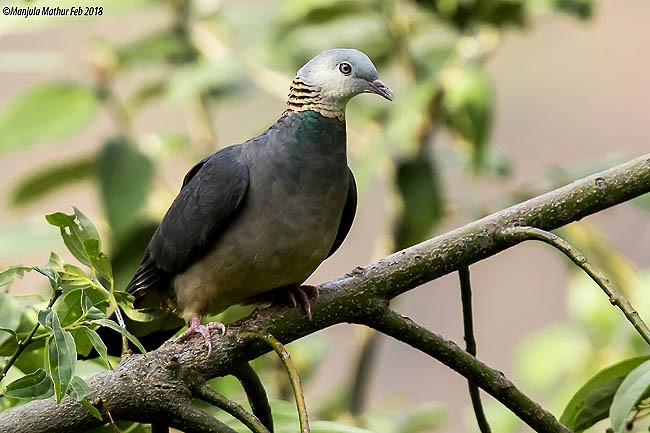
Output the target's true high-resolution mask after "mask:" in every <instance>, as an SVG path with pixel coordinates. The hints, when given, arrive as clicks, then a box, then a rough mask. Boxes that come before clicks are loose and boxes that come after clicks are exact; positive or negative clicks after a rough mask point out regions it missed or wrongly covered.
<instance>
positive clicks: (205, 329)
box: [176, 317, 226, 356]
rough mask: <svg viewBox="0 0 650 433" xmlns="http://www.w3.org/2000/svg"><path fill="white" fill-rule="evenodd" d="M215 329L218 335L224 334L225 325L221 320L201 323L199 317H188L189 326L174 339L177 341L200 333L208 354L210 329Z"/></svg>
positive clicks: (210, 349) (210, 348) (209, 351)
mask: <svg viewBox="0 0 650 433" xmlns="http://www.w3.org/2000/svg"><path fill="white" fill-rule="evenodd" d="M213 329H216V330H218V331H219V334H220V335H226V325H224V324H223V323H221V322H210V323H208V324H207V325H203V324H202V323H201V318H200V317H192V319H190V323H189V327H188V328H187V329H186V330H185V331H183V333H182V334H181V335H179V336H178V338H177V339H176V340H177V341H183V340H187V339H188V338H189V337H191V336H192V335H193V334H201V336H203V341H205V345H206V346H207V348H208V356H209V355H210V354H211V353H212V337H211V336H210V331H212V330H213Z"/></svg>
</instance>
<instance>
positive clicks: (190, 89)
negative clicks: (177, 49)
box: [166, 59, 245, 101]
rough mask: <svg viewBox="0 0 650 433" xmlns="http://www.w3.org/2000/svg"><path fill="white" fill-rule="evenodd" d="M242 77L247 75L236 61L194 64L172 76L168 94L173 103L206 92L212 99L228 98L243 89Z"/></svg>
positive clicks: (167, 90)
mask: <svg viewBox="0 0 650 433" xmlns="http://www.w3.org/2000/svg"><path fill="white" fill-rule="evenodd" d="M242 76H245V74H244V72H243V70H242V67H241V66H239V65H238V64H237V63H236V61H235V59H229V60H228V61H223V62H218V63H213V62H207V61H202V62H194V63H192V64H189V65H187V66H185V67H183V68H180V69H179V70H178V71H177V72H175V73H174V74H173V75H171V77H170V78H169V82H168V85H167V89H166V93H167V96H168V97H169V98H170V99H171V100H172V101H184V100H188V99H190V98H195V97H197V96H198V95H199V94H201V93H203V92H206V91H207V92H208V93H209V94H210V96H212V97H217V98H218V97H223V96H228V95H230V94H232V93H234V92H236V91H237V90H240V89H242V88H243V85H242Z"/></svg>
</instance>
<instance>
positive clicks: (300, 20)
mask: <svg viewBox="0 0 650 433" xmlns="http://www.w3.org/2000/svg"><path fill="white" fill-rule="evenodd" d="M41 3H42V4H46V3H44V2H41V1H33V2H29V3H21V2H11V1H10V2H8V3H7V2H3V6H4V5H5V4H8V5H10V6H11V5H17V6H21V7H24V6H26V5H29V6H41ZM102 3H105V4H102ZM47 4H48V5H50V6H56V5H58V6H61V7H69V6H73V5H75V6H77V4H75V3H74V2H65V1H59V2H55V1H49V2H48V3H47ZM87 5H88V6H101V7H102V8H103V9H102V14H101V16H93V17H29V18H24V17H19V16H0V167H1V170H0V179H1V181H0V196H1V197H2V199H3V202H2V205H1V207H0V268H5V267H8V266H10V265H14V264H42V263H45V262H47V259H48V255H49V251H51V250H56V251H59V252H61V253H62V252H63V250H64V247H63V244H62V242H61V241H60V239H59V234H58V231H57V230H56V228H54V227H51V226H49V225H48V224H47V223H46V221H45V219H44V218H43V215H44V214H46V213H52V212H57V211H63V212H68V213H69V212H70V210H71V208H70V205H74V206H77V207H79V208H80V209H81V210H82V211H83V212H84V213H86V214H87V215H88V216H89V217H90V218H91V219H92V220H93V221H94V222H95V224H97V225H98V227H99V229H100V232H101V234H102V239H103V248H104V250H105V251H107V253H108V254H109V256H110V257H111V259H112V261H113V268H114V272H115V276H116V281H117V288H118V289H119V288H123V287H124V284H125V283H126V281H127V280H128V279H129V278H130V276H131V275H132V272H133V271H134V269H135V267H136V266H137V261H138V260H139V257H140V255H141V252H142V249H143V248H144V245H145V244H146V242H147V240H148V236H150V234H151V233H152V231H153V229H155V226H156V224H157V221H159V219H160V218H161V216H162V215H163V213H164V212H165V210H166V209H167V207H168V206H169V204H170V202H171V200H172V199H173V197H174V196H175V194H176V193H177V191H178V188H179V186H180V184H181V181H182V177H183V175H184V174H185V172H186V171H187V170H188V169H189V168H190V167H191V166H192V165H193V163H194V162H195V161H197V160H198V159H200V158H201V157H202V156H203V155H205V154H207V153H210V152H213V151H215V150H217V149H219V148H221V147H224V146H226V145H229V144H234V143H239V142H242V141H244V140H246V139H248V138H250V137H252V136H254V135H256V134H258V133H259V132H261V131H263V130H264V129H265V128H266V127H268V125H270V124H271V123H273V122H274V121H275V120H276V119H277V117H278V116H279V115H280V114H281V113H282V111H283V109H284V102H285V101H284V99H285V96H286V94H287V92H288V87H289V83H290V80H291V78H292V76H293V74H294V73H295V71H296V70H297V68H298V67H300V66H301V65H302V64H303V63H304V62H305V61H307V60H308V59H309V58H311V57H312V56H313V55H315V54H317V53H318V52H319V51H321V50H323V49H327V48H332V47H354V48H358V49H361V50H363V51H365V52H366V53H367V54H368V55H369V56H370V57H371V58H372V59H373V61H374V62H375V64H376V66H377V69H378V70H379V74H380V77H381V78H382V80H383V81H384V82H385V83H386V84H388V85H389V86H390V87H391V88H392V89H393V91H394V93H395V95H396V97H395V101H394V102H393V103H392V104H388V103H386V102H385V101H383V100H380V98H373V97H371V96H361V97H358V98H355V99H354V100H353V101H352V102H351V103H350V106H349V110H348V116H347V123H348V131H349V132H348V145H349V155H350V164H351V166H352V168H353V170H354V172H355V175H356V177H357V181H358V184H359V190H360V201H359V208H358V212H357V218H356V221H355V224H354V226H353V227H352V231H351V233H350V235H349V236H348V239H347V240H346V242H345V243H344V245H343V247H342V248H341V250H339V252H338V253H337V254H336V255H335V256H334V257H332V258H331V259H329V260H328V261H327V262H326V263H324V264H323V265H322V266H321V267H320V268H319V269H318V271H317V272H316V273H315V274H314V275H313V276H312V277H311V278H310V281H311V282H312V283H318V282H323V281H326V280H329V279H332V278H335V277H337V276H339V275H341V274H343V273H345V272H347V271H349V270H351V269H353V268H354V267H355V266H359V265H364V264H367V263H369V262H371V261H374V260H376V259H378V258H380V257H382V256H384V255H386V254H388V253H389V252H391V251H392V250H395V249H400V248H403V247H406V246H408V245H412V244H414V243H417V242H419V241H421V240H424V239H426V238H429V237H432V236H433V235H435V234H436V233H441V232H444V231H447V230H449V229H452V228H454V227H457V226H459V225H462V224H464V223H466V222H468V221H471V220H474V219H476V218H478V217H481V216H483V215H486V214H488V213H491V212H494V211H497V210H499V209H501V208H503V207H506V206H508V205H510V204H513V203H515V202H518V201H521V200H523V199H525V198H528V197H531V196H534V195H537V194H539V193H541V192H544V191H547V190H549V189H552V188H554V187H556V186H560V185H563V184H565V183H569V182H570V181H572V180H574V179H577V178H579V177H582V176H584V175H587V174H590V173H592V172H595V171H598V170H600V169H604V168H607V167H609V166H612V165H614V164H616V163H619V162H623V161H625V160H626V159H629V158H631V157H635V156H638V155H641V154H643V153H646V152H648V148H649V147H648V141H649V140H648V132H647V126H648V125H649V124H650V106H649V102H648V101H650V98H648V95H650V80H649V79H648V77H650V57H648V56H647V55H646V54H647V51H648V47H649V45H650V26H648V25H647V23H648V22H650V21H649V20H650V3H649V2H647V1H645V0H598V1H590V0H534V1H533V0H530V1H524V0H522V1H517V0H492V1H488V0H483V1H481V0H472V1H460V0H386V1H381V0H339V1H336V0H285V1H280V0H278V1H271V0H267V1H254V0H246V1H218V0H171V1H153V0H136V1H125V0H112V1H111V2H100V1H99V0H98V1H97V2H96V4H91V3H88V4H87ZM649 210H650V199H649V198H648V197H642V198H640V199H637V200H634V201H633V202H631V203H629V204H625V205H622V206H618V207H616V208H613V209H610V210H608V211H605V212H602V213H600V214H598V215H594V216H592V217H589V218H587V219H586V220H585V221H582V222H580V223H577V224H572V225H571V226H569V227H567V228H565V229H562V230H560V231H559V233H560V234H561V235H563V236H564V237H566V238H567V239H568V240H569V241H571V242H572V243H573V244H574V245H575V246H577V247H578V248H579V249H580V250H582V251H583V252H584V253H585V254H586V255H587V256H588V257H590V258H591V259H592V260H594V262H596V263H597V264H598V265H599V266H601V267H602V269H603V270H604V271H605V273H606V274H607V275H608V276H609V277H610V279H611V280H612V281H613V282H614V283H615V285H616V286H617V287H618V288H619V289H621V290H622V291H624V292H625V293H627V294H628V295H629V297H630V298H631V300H632V301H633V303H634V304H635V306H636V307H637V309H639V310H640V312H641V315H642V317H646V318H647V317H650V296H644V293H647V291H648V290H650V273H648V272H647V271H646V270H645V269H646V268H648V267H650V220H649V219H648V213H647V212H648V211H649ZM65 257H66V258H69V256H65ZM471 272H472V276H473V287H474V302H475V327H476V334H477V340H478V356H479V358H480V359H481V360H483V361H485V362H486V363H488V364H489V365H491V366H493V367H495V368H497V369H499V370H502V371H504V372H505V373H506V374H507V375H508V376H509V377H511V378H512V379H513V380H514V381H515V383H516V384H517V385H519V386H520V387H521V388H522V390H523V391H524V392H526V393H528V394H529V395H530V396H531V397H533V398H534V399H537V400H539V401H541V402H542V403H543V404H544V405H546V407H548V408H550V409H551V410H552V411H553V412H554V413H555V414H556V415H558V416H559V415H560V414H561V411H562V409H563V407H564V405H565V404H566V403H567V401H568V399H569V398H570V397H571V395H572V394H573V393H574V392H575V391H576V390H577V388H578V387H579V386H580V385H581V384H582V383H584V381H585V380H586V379H588V378H589V377H590V376H591V375H593V374H594V373H595V372H596V371H598V370H600V369H602V368H603V367H604V366H606V365H609V364H612V363H614V362H616V361H619V360H621V359H623V358H625V357H627V356H632V355H634V354H639V353H641V352H642V350H643V349H642V347H643V346H642V345H641V344H640V343H639V340H638V339H637V337H635V336H633V335H632V332H631V331H630V329H631V328H630V327H629V326H628V325H627V324H626V323H625V321H624V319H623V317H622V315H620V313H619V312H618V311H615V310H614V309H613V308H612V307H611V306H610V305H609V304H608V302H607V299H606V297H605V296H604V295H603V294H602V293H601V292H600V290H599V289H598V288H597V287H596V286H595V285H593V284H592V283H591V282H590V281H588V280H587V279H586V278H584V277H583V276H582V275H581V274H580V273H578V272H577V271H575V269H573V268H571V267H570V266H569V265H568V264H567V262H566V261H565V260H564V259H563V258H562V257H560V256H559V255H558V253H556V252H555V251H553V250H551V249H550V248H549V247H547V246H544V245H534V244H524V245H520V246H517V247H516V248H514V249H511V250H509V251H506V252H504V253H501V254H499V255H497V256H495V257H492V258H490V259H488V260H485V261H483V262H480V263H477V264H475V265H473V266H472V267H471ZM39 291H44V293H45V294H44V296H45V297H46V298H47V296H49V294H48V291H47V289H46V285H43V283H42V282H41V280H39V279H38V278H32V277H31V276H29V278H25V279H24V280H22V281H19V282H17V283H16V284H14V285H13V286H12V287H11V292H10V293H11V294H12V295H15V296H22V295H24V294H34V293H38V292H39ZM459 299H460V295H459V289H458V282H457V277H456V276H455V275H449V276H447V277H444V278H442V279H440V280H437V281H434V282H432V283H430V284H427V285H425V286H423V287H420V288H418V289H416V290H414V291H412V292H409V293H408V294H406V295H404V296H402V297H400V298H399V299H397V300H396V301H395V306H396V308H397V309H398V310H399V311H400V312H402V313H404V314H406V315H408V316H410V317H411V318H413V319H414V320H415V321H416V322H418V323H420V324H422V325H424V326H426V327H427V328H428V329H430V330H432V331H434V332H436V333H440V334H442V335H444V336H445V337H447V338H449V339H452V340H454V341H456V342H458V343H459V344H461V345H462V343H463V341H462V323H461V314H460V301H459ZM231 314H232V313H231ZM0 320H1V319H0ZM628 328H630V329H628ZM289 350H290V351H291V352H292V354H293V355H294V357H295V358H296V359H297V361H298V362H299V370H300V371H301V373H302V374H303V375H304V376H305V378H306V381H307V404H308V407H309V409H310V410H311V412H312V413H313V415H312V416H313V417H315V418H321V419H333V420H338V421H341V422H343V423H347V424H351V425H352V424H356V425H359V426H362V427H365V428H367V429H369V430H372V431H376V432H380V433H382V432H386V433H388V432H395V433H396V432H402V433H411V432H412V433H417V432H429V431H435V432H458V433H462V432H474V431H477V429H476V427H475V422H474V419H473V414H472V413H471V410H470V409H469V398H468V395H467V392H466V382H465V380H464V379H463V378H462V377H460V376H458V375H456V374H455V373H453V372H452V371H450V370H448V369H447V368H446V367H444V366H442V365H440V364H438V363H437V362H435V361H432V360H431V359H430V358H428V357H426V356H425V355H423V354H420V353H419V352H416V351H414V350H411V349H409V348H407V347H406V346H404V345H401V344H399V343H396V342H394V341H391V340H389V339H388V338H383V337H380V338H378V339H375V337H373V336H371V335H370V334H368V332H367V331H365V330H363V329H360V328H356V327H353V326H351V325H339V326H336V327H334V328H332V329H328V330H326V331H324V332H321V333H319V334H317V335H314V336H310V337H309V338H308V339H306V340H305V341H301V342H297V343H294V344H292V345H291V346H290V348H289ZM362 351H365V353H368V354H370V356H369V358H370V359H371V360H372V361H371V362H370V363H369V364H368V365H366V364H364V365H363V369H364V370H367V371H370V372H371V373H370V381H369V383H368V387H367V389H366V392H365V394H364V393H362V395H365V397H362V398H361V399H360V400H359V401H357V403H355V404H356V406H355V404H352V403H350V402H349V399H348V398H347V397H348V394H347V393H348V390H349V389H350V388H351V387H353V386H354V385H352V384H353V383H354V378H355V377H356V375H355V371H356V370H355V369H357V368H358V359H359V357H360V353H362ZM267 364H269V365H270V366H269V365H266V364H263V362H262V363H260V365H259V367H260V368H261V369H263V370H264V371H265V372H266V373H265V374H267V375H268V377H269V378H271V379H269V380H271V381H272V382H273V381H275V380H276V379H273V378H274V377H275V376H274V373H273V368H274V366H273V365H271V364H273V363H272V362H270V361H269V362H267ZM277 382H278V383H280V382H282V379H277ZM273 383H275V382H273ZM215 386H217V387H218V386H220V385H219V384H218V382H217V384H216V385H215ZM223 386H226V385H223ZM270 387H271V388H272V389H273V390H272V391H271V393H272V394H274V395H276V396H278V397H281V396H282V395H283V392H286V390H283V389H282V385H277V387H275V388H274V387H273V386H270ZM484 400H485V404H486V406H487V413H488V418H489V419H490V421H491V423H492V427H493V431H495V432H504V433H507V432H515V431H524V430H525V429H523V428H522V427H521V425H520V424H519V423H518V422H517V420H516V419H515V418H514V417H513V416H512V415H510V414H509V413H508V412H507V411H506V410H505V409H503V408H502V407H500V406H499V405H498V403H496V402H494V401H492V400H491V399H490V398H489V397H485V399H484ZM645 428H647V423H646V426H645ZM604 429H605V427H603V426H601V427H596V428H595V430H594V431H602V430H604Z"/></svg>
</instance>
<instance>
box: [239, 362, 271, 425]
mask: <svg viewBox="0 0 650 433" xmlns="http://www.w3.org/2000/svg"><path fill="white" fill-rule="evenodd" d="M232 375H233V376H235V377H236V378H237V380H239V383H241V385H242V388H244V393H246V398H248V404H250V406H251V409H252V410H253V415H255V416H256V417H257V418H258V419H259V420H260V421H261V422H262V424H264V426H265V427H266V428H267V429H268V430H269V431H270V432H271V433H273V416H272V414H271V405H270V403H269V398H268V397H267V396H266V390H265V389H264V385H263V384H262V381H261V380H260V377H259V376H258V375H257V373H256V372H255V370H253V367H251V365H250V364H249V363H248V362H244V363H243V364H241V365H240V366H238V367H237V368H236V369H235V370H233V372H232Z"/></svg>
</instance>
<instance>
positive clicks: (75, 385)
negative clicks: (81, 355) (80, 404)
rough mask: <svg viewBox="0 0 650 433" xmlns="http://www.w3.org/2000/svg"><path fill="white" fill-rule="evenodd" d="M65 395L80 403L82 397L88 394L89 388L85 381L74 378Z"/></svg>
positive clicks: (77, 377)
mask: <svg viewBox="0 0 650 433" xmlns="http://www.w3.org/2000/svg"><path fill="white" fill-rule="evenodd" d="M67 394H68V395H69V396H70V397H72V398H74V399H75V400H77V401H82V400H83V399H84V397H86V396H87V395H88V394H90V388H88V384H86V381H85V380H83V379H82V378H80V377H79V376H74V377H73V378H72V380H71V381H70V385H69V386H68V391H67Z"/></svg>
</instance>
